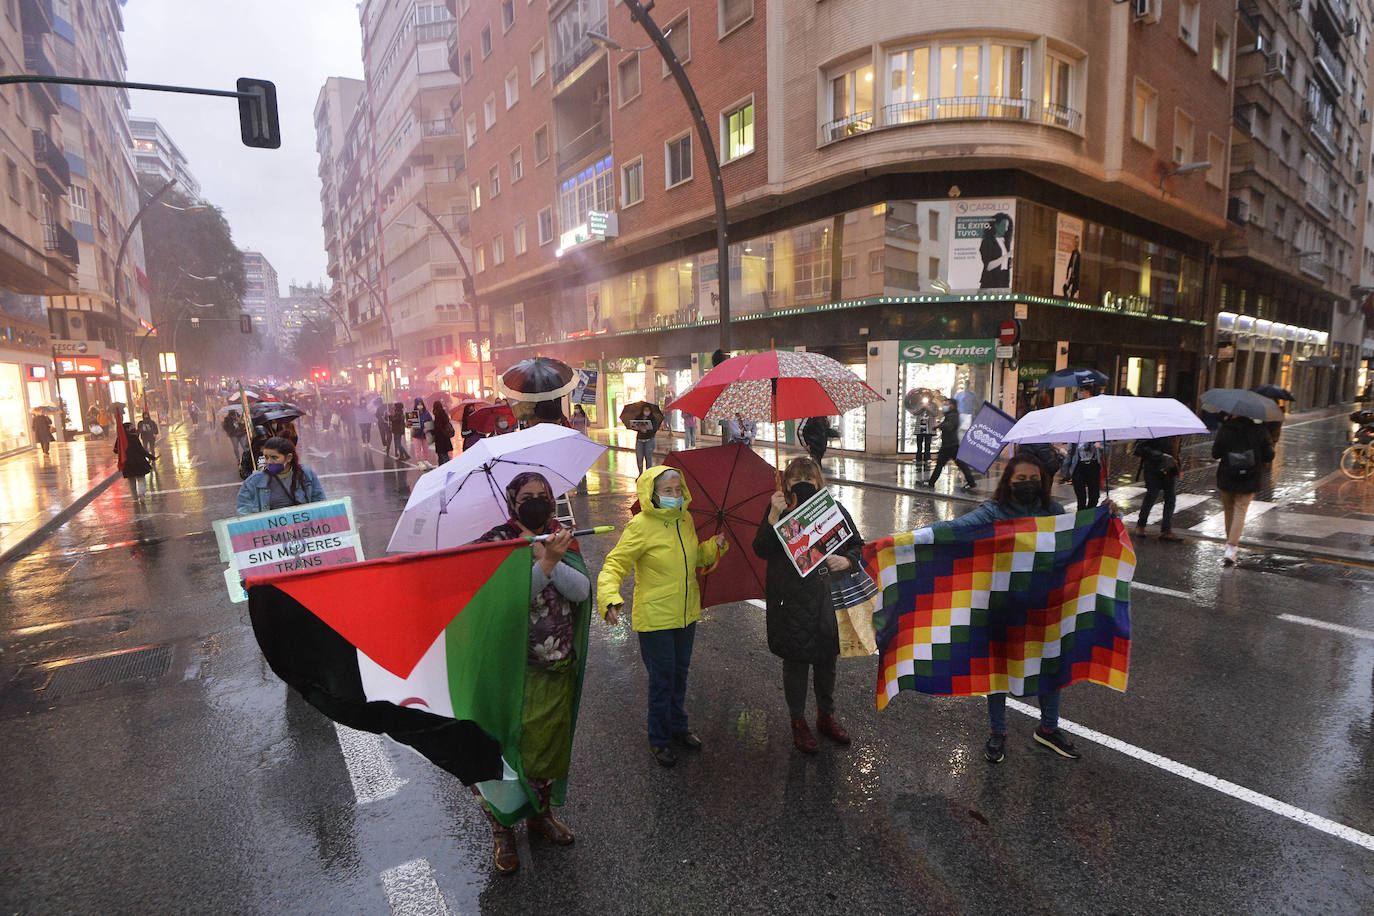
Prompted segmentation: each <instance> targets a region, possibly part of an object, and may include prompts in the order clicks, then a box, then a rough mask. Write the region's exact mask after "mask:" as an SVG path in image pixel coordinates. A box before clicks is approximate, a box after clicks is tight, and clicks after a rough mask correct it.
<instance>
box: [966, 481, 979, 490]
mask: <svg viewBox="0 0 1374 916" xmlns="http://www.w3.org/2000/svg"><path fill="white" fill-rule="evenodd" d="M963 489H965V490H967V491H969V492H972V491H974V490H976V489H978V485H977V484H976V483H966V484H964V486H963Z"/></svg>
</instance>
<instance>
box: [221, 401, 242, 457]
mask: <svg viewBox="0 0 1374 916" xmlns="http://www.w3.org/2000/svg"><path fill="white" fill-rule="evenodd" d="M219 426H220V429H222V430H224V435H226V436H228V437H229V444H230V445H231V446H233V448H234V463H235V464H237V463H238V462H239V460H240V458H241V457H242V456H243V449H244V446H245V445H246V443H245V442H244V437H245V436H246V435H247V433H248V431H247V430H246V429H245V428H244V425H243V417H241V416H240V415H239V414H238V412H237V411H230V412H229V413H227V414H225V415H224V419H223V420H222V421H220V425H219Z"/></svg>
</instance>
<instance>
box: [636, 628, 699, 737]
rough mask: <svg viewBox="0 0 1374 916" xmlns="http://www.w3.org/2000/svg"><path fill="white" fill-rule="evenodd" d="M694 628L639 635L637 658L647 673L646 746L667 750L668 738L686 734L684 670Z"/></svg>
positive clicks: (648, 632)
mask: <svg viewBox="0 0 1374 916" xmlns="http://www.w3.org/2000/svg"><path fill="white" fill-rule="evenodd" d="M696 633H697V625H696V624H695V623H691V624H688V625H687V626H685V627H675V628H673V629H671V630H649V631H647V632H644V633H640V634H639V655H640V658H642V659H644V670H645V671H647V672H648V673H649V743H650V744H652V745H653V746H654V747H667V746H668V737H669V736H670V735H673V734H677V733H678V732H685V731H687V710H686V709H685V708H684V707H683V703H684V702H685V701H686V699H687V669H688V668H689V667H690V666H691V664H692V643H693V641H694V640H695V639H696Z"/></svg>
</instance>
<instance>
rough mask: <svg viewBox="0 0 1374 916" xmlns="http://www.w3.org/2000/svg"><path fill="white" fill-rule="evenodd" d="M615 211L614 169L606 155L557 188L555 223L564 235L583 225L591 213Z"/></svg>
mask: <svg viewBox="0 0 1374 916" xmlns="http://www.w3.org/2000/svg"><path fill="white" fill-rule="evenodd" d="M614 209H615V170H614V169H613V168H611V157H610V156H607V157H605V158H604V159H601V160H600V161H598V162H595V163H593V164H592V165H589V166H587V167H586V168H584V169H582V170H581V171H580V172H578V173H577V174H576V175H574V176H573V177H571V178H569V179H567V180H566V181H564V182H562V183H561V184H559V186H558V222H559V225H560V226H561V227H562V229H563V231H564V232H566V231H568V230H569V229H571V228H573V227H574V226H581V225H582V224H583V223H585V222H587V220H588V218H589V214H590V213H591V212H592V211H593V210H598V211H600V212H602V213H605V212H608V211H610V210H614Z"/></svg>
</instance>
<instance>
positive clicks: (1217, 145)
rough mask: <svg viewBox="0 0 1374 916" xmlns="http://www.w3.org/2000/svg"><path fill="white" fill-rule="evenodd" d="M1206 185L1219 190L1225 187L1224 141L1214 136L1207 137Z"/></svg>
mask: <svg viewBox="0 0 1374 916" xmlns="http://www.w3.org/2000/svg"><path fill="white" fill-rule="evenodd" d="M1207 161H1208V162H1210V163H1211V165H1209V166H1208V167H1207V183H1208V184H1210V185H1212V186H1213V187H1216V188H1220V187H1225V185H1226V167H1227V162H1226V141H1224V140H1222V139H1221V138H1220V137H1218V136H1217V135H1216V134H1208V135H1207Z"/></svg>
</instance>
